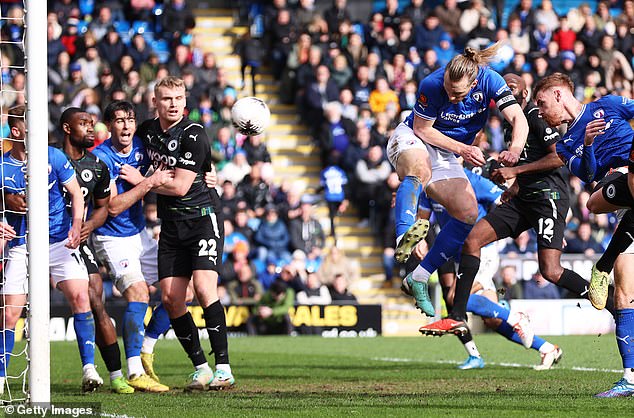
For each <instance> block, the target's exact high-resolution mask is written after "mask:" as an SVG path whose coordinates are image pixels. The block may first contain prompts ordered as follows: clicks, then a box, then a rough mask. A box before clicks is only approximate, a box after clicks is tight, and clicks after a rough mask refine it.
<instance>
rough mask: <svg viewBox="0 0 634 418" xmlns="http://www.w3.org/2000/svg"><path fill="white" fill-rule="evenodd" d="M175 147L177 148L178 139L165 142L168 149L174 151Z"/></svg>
mask: <svg viewBox="0 0 634 418" xmlns="http://www.w3.org/2000/svg"><path fill="white" fill-rule="evenodd" d="M176 148H178V140H176V139H172V140H171V141H170V142H168V143H167V149H168V150H170V151H174V150H175V149H176Z"/></svg>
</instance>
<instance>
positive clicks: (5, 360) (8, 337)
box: [0, 329, 15, 377]
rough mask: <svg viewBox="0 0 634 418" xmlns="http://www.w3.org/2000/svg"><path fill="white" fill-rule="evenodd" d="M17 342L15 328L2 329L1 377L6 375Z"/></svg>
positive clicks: (0, 336) (0, 342)
mask: <svg viewBox="0 0 634 418" xmlns="http://www.w3.org/2000/svg"><path fill="white" fill-rule="evenodd" d="M14 344H15V329H4V330H2V331H0V377H5V376H6V375H7V374H6V373H7V369H8V368H9V360H10V359H11V353H12V352H13V345H14Z"/></svg>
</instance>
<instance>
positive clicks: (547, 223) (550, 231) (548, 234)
mask: <svg viewBox="0 0 634 418" xmlns="http://www.w3.org/2000/svg"><path fill="white" fill-rule="evenodd" d="M537 224H538V226H539V230H538V231H537V233H538V234H539V235H541V236H542V237H543V238H544V239H547V240H548V241H549V242H550V240H552V239H553V235H554V234H555V231H554V229H555V221H554V220H553V219H551V218H539V220H538V221H537Z"/></svg>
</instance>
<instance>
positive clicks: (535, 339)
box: [518, 335, 546, 351]
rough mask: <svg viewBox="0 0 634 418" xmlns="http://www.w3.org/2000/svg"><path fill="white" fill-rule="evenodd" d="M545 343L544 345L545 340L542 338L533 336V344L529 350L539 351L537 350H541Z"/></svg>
mask: <svg viewBox="0 0 634 418" xmlns="http://www.w3.org/2000/svg"><path fill="white" fill-rule="evenodd" d="M518 338H519V336H518ZM545 343H546V340H545V339H543V338H542V337H540V336H538V335H535V336H534V337H533V344H531V348H532V349H533V350H537V351H539V349H540V348H542V345H544V344H545Z"/></svg>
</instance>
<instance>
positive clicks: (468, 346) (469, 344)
mask: <svg viewBox="0 0 634 418" xmlns="http://www.w3.org/2000/svg"><path fill="white" fill-rule="evenodd" d="M458 339H459V340H460V342H461V343H462V345H463V346H464V348H465V350H466V351H467V355H469V356H475V357H480V352H479V351H478V347H477V346H476V344H475V341H473V336H472V335H471V331H467V332H466V333H465V334H462V335H458Z"/></svg>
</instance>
